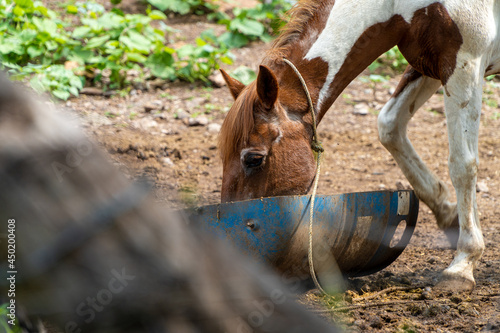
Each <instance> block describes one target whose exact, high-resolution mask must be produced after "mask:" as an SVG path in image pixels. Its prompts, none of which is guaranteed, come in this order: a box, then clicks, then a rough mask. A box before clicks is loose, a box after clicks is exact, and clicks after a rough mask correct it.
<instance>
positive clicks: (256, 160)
mask: <svg viewBox="0 0 500 333" xmlns="http://www.w3.org/2000/svg"><path fill="white" fill-rule="evenodd" d="M264 158H265V156H264V155H261V154H255V153H250V154H247V155H246V156H245V158H244V160H243V162H244V164H245V167H247V168H258V167H260V166H261V165H262V163H264Z"/></svg>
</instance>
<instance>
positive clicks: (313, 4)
mask: <svg viewBox="0 0 500 333" xmlns="http://www.w3.org/2000/svg"><path fill="white" fill-rule="evenodd" d="M326 3H328V1H320V0H302V1H299V2H298V3H297V4H296V5H295V6H293V7H292V9H291V10H290V11H289V12H288V13H287V16H288V23H287V24H286V25H285V26H284V27H283V28H282V29H281V31H280V34H279V36H278V37H277V38H276V39H275V40H274V42H273V44H272V46H271V49H270V50H269V51H268V52H267V57H266V58H270V60H276V59H281V58H283V57H286V51H288V46H290V45H291V44H292V43H293V42H294V41H296V40H297V39H298V38H299V37H300V36H302V34H303V33H304V31H305V30H306V27H307V26H308V23H309V22H310V20H311V19H313V18H314V16H315V15H316V14H317V13H318V12H319V11H320V10H321V8H322V7H323V6H325V5H326Z"/></svg>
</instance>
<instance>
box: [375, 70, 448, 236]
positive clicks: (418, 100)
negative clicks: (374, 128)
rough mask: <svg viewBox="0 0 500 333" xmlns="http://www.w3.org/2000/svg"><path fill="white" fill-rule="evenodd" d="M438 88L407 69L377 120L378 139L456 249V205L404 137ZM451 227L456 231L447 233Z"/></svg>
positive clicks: (437, 82)
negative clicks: (413, 120) (410, 124)
mask: <svg viewBox="0 0 500 333" xmlns="http://www.w3.org/2000/svg"><path fill="white" fill-rule="evenodd" d="M440 86H441V83H440V81H438V80H434V79H431V78H428V77H424V76H422V75H421V74H420V73H418V72H416V71H415V70H414V69H413V68H412V67H411V66H408V68H407V69H406V71H405V74H404V76H403V79H402V80H401V82H400V83H399V86H398V88H397V89H396V92H395V93H394V95H393V96H392V98H391V99H390V100H389V102H387V104H386V105H385V106H384V108H383V109H382V112H381V113H380V115H379V117H378V128H379V138H380V142H381V143H382V144H383V145H384V146H385V147H386V148H387V150H389V152H390V153H391V154H392V156H393V157H394V159H395V160H396V162H397V163H398V165H399V167H400V168H401V170H402V172H403V174H404V175H405V176H406V178H407V179H408V181H409V182H410V184H411V185H412V186H413V189H414V190H415V193H416V194H417V196H418V197H419V199H420V200H421V201H423V202H424V203H425V204H426V205H427V206H429V208H430V209H431V210H432V212H433V213H434V215H435V216H436V220H437V223H438V226H439V227H440V228H441V229H445V231H448V232H447V236H448V238H449V239H450V242H451V243H452V245H456V244H455V243H456V241H457V240H458V221H457V209H456V204H455V203H451V202H450V201H449V191H448V187H447V186H446V184H445V183H443V182H442V181H441V180H439V179H438V178H437V177H436V175H434V174H433V173H432V172H431V171H430V170H429V168H428V167H427V166H426V165H425V163H424V162H423V161H422V159H421V158H420V157H419V156H418V154H417V152H416V151H415V149H414V148H413V146H412V144H411V142H410V140H409V139H408V136H407V133H406V129H407V124H408V122H409V121H410V119H411V118H412V117H413V115H414V114H415V112H416V111H417V110H418V108H420V107H421V106H422V105H423V104H424V103H425V102H426V101H427V100H428V99H429V98H430V97H431V96H432V95H433V94H434V93H435V92H436V90H437V89H438V88H439V87H440ZM454 222H455V223H454ZM454 225H456V228H451V230H450V227H452V226H454Z"/></svg>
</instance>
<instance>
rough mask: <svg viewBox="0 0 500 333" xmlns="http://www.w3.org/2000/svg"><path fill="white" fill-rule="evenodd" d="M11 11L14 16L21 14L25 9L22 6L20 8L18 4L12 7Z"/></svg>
mask: <svg viewBox="0 0 500 333" xmlns="http://www.w3.org/2000/svg"><path fill="white" fill-rule="evenodd" d="M12 13H13V14H14V15H16V16H23V15H24V13H25V11H24V9H23V8H21V7H20V6H16V7H14V9H13V10H12Z"/></svg>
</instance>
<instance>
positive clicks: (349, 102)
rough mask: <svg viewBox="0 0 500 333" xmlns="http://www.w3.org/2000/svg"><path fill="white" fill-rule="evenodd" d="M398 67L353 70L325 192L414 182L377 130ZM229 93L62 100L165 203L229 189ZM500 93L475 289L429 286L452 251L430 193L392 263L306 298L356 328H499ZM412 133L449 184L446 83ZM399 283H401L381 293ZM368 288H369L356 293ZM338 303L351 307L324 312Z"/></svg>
mask: <svg viewBox="0 0 500 333" xmlns="http://www.w3.org/2000/svg"><path fill="white" fill-rule="evenodd" d="M211 26H212V25H211V24H209V23H205V22H198V21H197V20H196V19H191V20H188V23H182V22H181V23H176V24H175V25H174V28H175V29H178V30H179V34H180V35H184V36H197V33H199V32H201V31H203V30H205V29H207V28H209V27H211ZM188 39H189V38H188ZM267 47H268V45H266V44H262V43H255V44H253V45H251V46H250V47H246V48H243V49H241V50H235V51H234V52H233V53H234V54H235V56H236V61H235V64H234V65H233V66H231V67H229V68H228V69H229V70H231V69H233V68H236V67H237V66H240V65H246V66H249V67H251V68H254V69H256V68H257V66H258V63H259V60H260V57H261V55H262V52H263V51H264V50H265V49H267ZM366 74H367V73H365V75H366ZM399 78H400V75H395V76H394V77H393V78H392V79H390V81H389V82H386V83H376V84H373V83H363V82H362V81H361V80H355V81H354V82H353V83H352V84H351V85H350V86H349V87H348V88H347V89H346V90H345V92H344V93H343V94H342V97H341V98H339V100H338V101H337V102H336V103H335V104H334V106H333V107H332V108H331V110H330V111H329V112H328V113H327V115H326V117H325V118H324V120H323V121H322V123H321V124H320V126H319V131H320V137H321V140H322V141H323V144H324V147H325V149H326V157H325V158H324V161H323V165H322V174H321V178H320V185H319V194H335V193H344V192H355V191H372V190H381V189H391V190H394V189H397V188H399V189H401V188H409V184H408V182H407V181H406V180H405V178H404V176H403V175H402V173H401V171H400V170H399V169H398V167H397V166H396V163H395V161H394V160H393V158H392V157H391V155H390V154H389V153H388V152H387V151H386V150H385V149H384V148H383V147H382V145H381V144H380V143H379V142H378V134H377V114H378V112H379V111H380V109H381V108H382V106H383V104H384V103H385V102H386V101H387V100H388V99H389V96H390V93H391V91H393V89H394V87H395V86H396V84H397V82H398V79H399ZM231 104H232V98H231V96H230V94H229V92H228V90H227V88H211V87H204V86H202V85H198V84H187V83H180V82H174V83H169V84H166V85H164V86H162V87H161V88H156V89H152V90H149V91H148V90H146V89H144V90H139V89H134V90H132V91H131V92H130V93H129V94H127V95H126V96H120V95H119V94H117V95H114V96H111V97H104V96H88V95H82V96H81V97H79V98H74V99H71V100H70V101H68V102H67V103H65V104H64V103H63V104H62V106H63V108H64V109H65V110H67V112H68V113H69V114H70V115H72V116H75V117H78V118H80V119H81V121H82V122H83V127H84V130H85V131H86V132H87V133H88V134H89V136H91V137H92V138H94V139H95V140H96V141H97V142H98V143H99V144H100V145H101V146H102V148H103V149H105V150H106V151H107V152H108V153H109V156H110V159H111V160H112V161H113V162H114V163H115V164H116V165H117V166H118V167H119V168H120V169H121V170H122V171H123V172H125V173H126V174H127V175H128V176H129V177H130V178H134V179H139V178H147V179H148V180H149V181H150V182H152V184H153V185H154V191H155V194H156V198H157V201H158V202H160V203H163V204H165V205H168V206H170V207H185V206H187V205H192V204H197V205H205V204H213V203H217V202H219V200H220V187H221V179H222V166H221V161H220V159H219V157H218V151H217V133H218V130H219V128H220V124H221V123H222V121H223V119H224V116H225V114H226V112H227V111H228V110H229V107H230V106H231ZM498 104H500V84H498V83H497V85H496V86H494V85H493V84H487V85H485V95H484V103H483V112H482V120H481V127H482V128H481V132H480V138H479V147H480V148H479V151H480V167H479V174H478V181H479V183H480V186H478V191H479V193H478V207H479V211H480V218H481V224H482V230H483V232H484V237H485V243H486V250H485V252H484V255H483V258H482V259H481V261H480V263H479V266H478V267H477V269H476V272H475V276H476V282H477V286H476V288H475V290H474V291H473V292H472V293H471V294H454V295H450V294H439V293H437V292H434V291H433V290H432V286H433V285H434V284H435V283H436V281H437V278H438V277H439V274H440V272H441V271H442V270H443V269H445V268H446V267H447V265H448V264H449V263H450V262H451V260H452V257H453V254H454V251H453V250H451V249H450V248H449V246H448V243H447V241H446V238H445V236H444V234H443V233H442V232H441V231H440V230H439V229H438V228H437V226H436V223H435V219H434V218H433V216H432V215H431V213H430V210H429V209H428V208H427V207H425V206H424V205H423V204H422V205H421V208H420V214H419V218H418V223H417V228H416V230H415V233H414V235H413V238H412V240H411V242H410V244H409V246H408V247H407V249H406V250H405V251H404V253H403V254H402V255H401V256H400V258H399V259H398V260H397V261H396V262H394V263H393V264H392V265H391V266H389V267H388V268H386V269H384V270H383V271H381V272H379V273H376V274H373V275H370V276H366V277H363V278H357V279H351V280H350V281H348V285H347V288H348V290H347V291H346V292H345V293H344V294H342V295H340V296H337V298H336V299H335V300H334V299H332V298H328V297H320V296H318V295H317V294H316V293H314V291H312V292H309V293H307V294H305V295H302V296H301V297H300V300H301V301H302V302H304V303H306V304H307V305H308V306H310V307H312V308H313V309H314V310H315V311H318V312H320V314H321V315H322V316H324V317H326V318H327V319H328V320H335V321H336V322H340V323H342V325H343V327H344V328H345V329H346V331H348V332H477V331H481V332H500V260H499V258H500V232H499V231H500V222H499V218H498V216H499V215H500V206H499V204H498V202H499V200H500V188H499V185H500V184H499V183H500V175H499V165H498V161H499V156H498V147H500V109H499V108H498ZM409 135H410V138H411V140H412V142H413V144H414V146H415V147H416V150H417V151H418V152H419V153H420V154H421V157H422V158H423V159H424V160H425V161H426V163H427V164H428V166H429V167H430V169H431V170H432V171H433V172H435V173H436V174H437V175H439V176H440V177H441V178H442V179H444V180H445V181H446V183H447V184H448V185H449V186H450V189H451V188H452V187H451V186H452V185H451V181H450V180H449V175H448V168H447V156H448V141H447V135H446V119H445V115H444V113H443V96H442V94H440V93H437V94H436V95H434V96H433V97H432V98H431V99H430V101H428V102H427V103H426V104H425V105H424V107H423V108H422V109H421V110H420V111H419V112H418V113H417V114H416V116H415V118H414V120H413V121H412V122H411V124H410V125H409ZM390 287H400V288H392V289H389V290H388V292H387V293H383V294H380V295H375V293H376V292H378V291H381V290H384V289H386V288H390ZM409 287H412V288H413V289H412V288H409ZM425 287H430V288H431V289H428V288H427V289H425ZM371 295H373V297H372V298H370V299H366V300H360V299H356V298H357V297H370V296H371ZM353 299H354V300H353ZM331 302H336V304H337V305H338V304H341V305H342V306H345V307H351V309H346V310H345V311H343V312H340V311H337V312H330V311H325V310H327V309H328V304H330V303H331ZM386 302H388V303H386ZM368 303H369V304H368ZM363 304H364V305H363Z"/></svg>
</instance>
